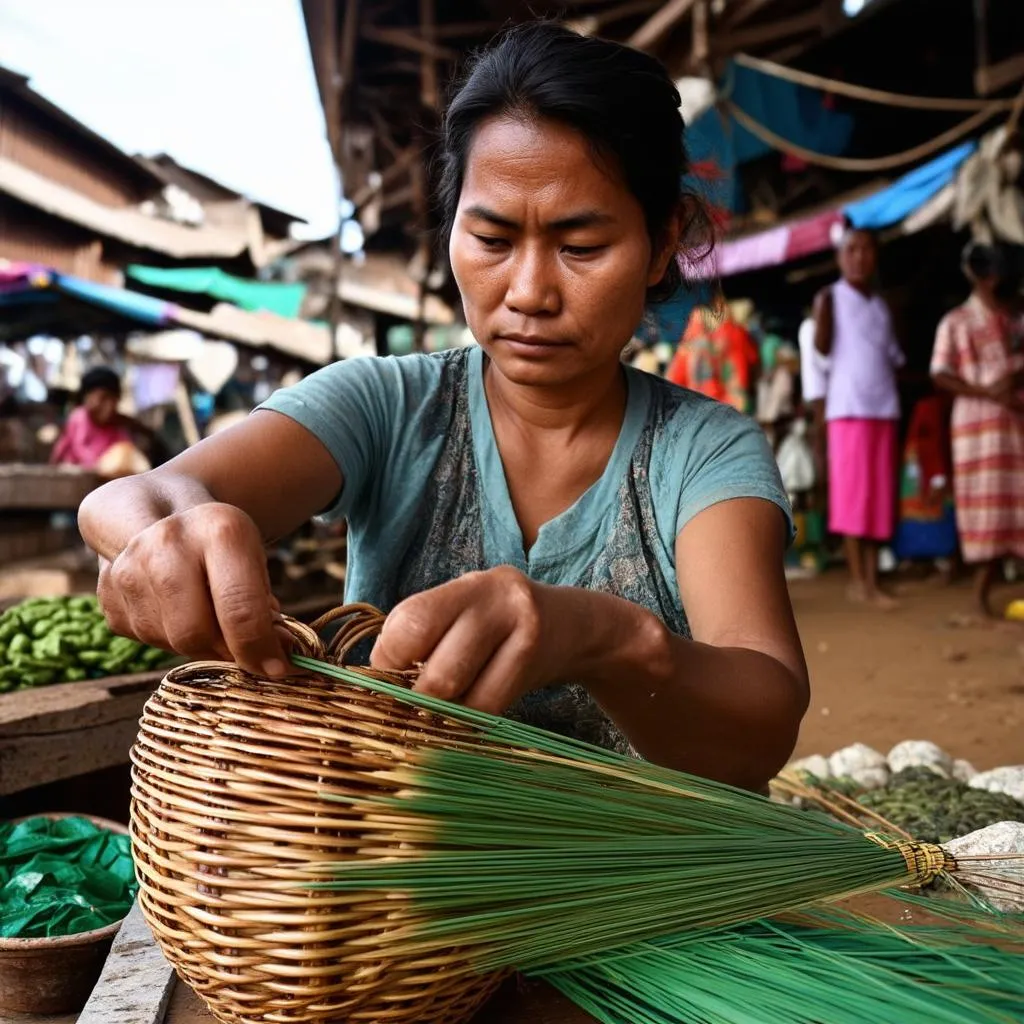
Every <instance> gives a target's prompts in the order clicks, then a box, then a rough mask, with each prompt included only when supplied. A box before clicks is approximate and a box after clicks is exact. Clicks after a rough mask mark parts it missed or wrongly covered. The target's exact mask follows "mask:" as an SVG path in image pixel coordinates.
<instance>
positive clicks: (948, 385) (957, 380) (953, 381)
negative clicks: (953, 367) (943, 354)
mask: <svg viewBox="0 0 1024 1024" xmlns="http://www.w3.org/2000/svg"><path fill="white" fill-rule="evenodd" d="M932 380H933V381H934V382H935V386H936V387H937V388H939V389H940V390H942V391H946V392H948V393H949V394H951V395H962V396H965V397H967V398H988V397H990V396H989V393H988V389H987V388H983V387H981V386H980V385H977V384H971V383H969V382H968V381H966V380H964V379H963V378H962V377H957V376H956V374H953V373H945V372H944V373H936V374H933V375H932Z"/></svg>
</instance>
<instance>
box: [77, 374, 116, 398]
mask: <svg viewBox="0 0 1024 1024" xmlns="http://www.w3.org/2000/svg"><path fill="white" fill-rule="evenodd" d="M90 391H106V392H108V393H109V394H111V395H117V396H118V397H119V398H120V396H121V378H120V377H119V376H118V375H117V374H116V373H115V372H114V371H113V370H112V369H111V368H110V367H109V366H94V367H93V368H92V369H91V370H86V372H85V373H84V374H82V385H81V387H80V388H79V389H78V396H79V398H85V396H86V395H87V394H89V392H90Z"/></svg>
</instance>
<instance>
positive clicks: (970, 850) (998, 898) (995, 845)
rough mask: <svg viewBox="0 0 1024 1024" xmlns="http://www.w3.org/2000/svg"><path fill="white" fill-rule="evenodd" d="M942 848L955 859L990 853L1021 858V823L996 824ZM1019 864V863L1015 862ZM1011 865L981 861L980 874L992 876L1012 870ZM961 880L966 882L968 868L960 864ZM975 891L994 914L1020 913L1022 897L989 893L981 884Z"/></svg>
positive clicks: (1023, 831)
mask: <svg viewBox="0 0 1024 1024" xmlns="http://www.w3.org/2000/svg"><path fill="white" fill-rule="evenodd" d="M945 848H946V849H947V850H948V851H949V852H950V853H951V854H953V856H954V857H956V858H957V859H961V860H962V859H964V858H967V857H970V856H979V855H981V856H991V855H992V854H994V853H997V854H998V853H1006V854H1016V855H1018V856H1020V855H1024V822H1021V821H999V822H996V824H995V825H989V826H988V827H987V828H981V829H978V831H977V832H971V833H969V834H968V835H966V836H961V837H960V838H959V839H954V840H952V841H951V842H948V843H946V844H945ZM1017 863H1018V864H1019V861H1018V862H1017ZM1013 864H1014V862H1013V861H1010V860H1007V861H1006V862H1001V861H998V860H989V861H985V862H984V863H983V864H982V865H981V867H980V870H983V871H984V872H986V873H989V874H992V873H995V872H999V871H1005V870H1006V869H1008V868H1011V867H1012V866H1013ZM962 866H963V869H964V877H965V879H966V880H968V881H969V880H970V865H969V864H966V863H965V864H963V865H962ZM975 887H976V888H977V889H978V891H979V892H980V893H981V894H982V895H983V896H985V898H986V899H987V900H988V901H989V903H991V904H992V906H994V907H995V908H996V909H997V910H1006V911H1015V912H1019V911H1022V910H1024V897H1020V896H1013V895H1010V894H1008V893H1007V892H1006V891H1005V889H989V888H987V887H986V886H985V884H984V883H982V882H977V883H975Z"/></svg>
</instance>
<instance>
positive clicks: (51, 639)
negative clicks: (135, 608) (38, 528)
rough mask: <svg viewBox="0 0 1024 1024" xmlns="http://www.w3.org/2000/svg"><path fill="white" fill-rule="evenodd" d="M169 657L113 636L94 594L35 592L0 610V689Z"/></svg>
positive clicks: (95, 674) (127, 668)
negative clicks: (5, 609)
mask: <svg viewBox="0 0 1024 1024" xmlns="http://www.w3.org/2000/svg"><path fill="white" fill-rule="evenodd" d="M169 657H170V656H169V655H168V654H167V652H166V651H161V650H157V649H156V648H155V647H147V646H146V645H145V644H141V643H139V642H138V641H137V640H131V639H128V638H127V637H120V636H114V634H113V633H111V631H110V628H109V627H108V626H107V623H106V620H105V619H104V618H103V613H102V612H101V611H100V607H99V602H98V601H97V600H96V598H95V597H36V598H32V599H31V600H28V601H22V602H21V604H16V605H14V606H13V607H12V608H8V609H7V611H5V612H4V613H3V614H2V615H0V693H6V692H7V691H9V690H27V689H30V688H31V687H33V686H46V685H47V684H49V683H65V682H77V681H79V680H81V679H98V678H101V677H103V676H113V675H121V674H127V673H130V672H147V671H149V670H150V669H154V668H156V667H157V666H159V665H160V664H161V663H162V662H164V661H166V660H167V659H168V658H169Z"/></svg>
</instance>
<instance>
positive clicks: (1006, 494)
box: [931, 242, 1024, 615]
mask: <svg viewBox="0 0 1024 1024" xmlns="http://www.w3.org/2000/svg"><path fill="white" fill-rule="evenodd" d="M962 266H963V271H964V274H965V276H966V277H967V279H968V280H969V281H970V282H971V286H972V289H971V295H970V297H969V298H968V299H967V301H966V302H965V303H963V305H961V306H958V307H957V308H956V309H954V310H952V311H951V312H950V313H948V314H947V315H946V316H945V317H944V318H943V320H942V322H941V323H940V324H939V328H938V331H937V333H936V337H935V349H934V352H933V354H932V365H931V372H932V377H933V378H934V380H935V383H936V385H937V386H938V387H940V388H942V389H943V390H945V391H948V392H950V393H951V394H952V395H953V396H954V400H953V416H952V426H951V431H952V436H953V491H954V500H955V505H956V522H957V530H958V532H959V534H960V548H961V552H962V555H963V559H964V561H965V562H967V563H969V564H971V565H974V566H975V567H976V569H975V575H974V601H975V605H976V607H977V609H978V611H979V612H981V613H982V614H983V615H993V614H994V611H993V609H992V605H991V603H990V596H991V590H992V585H993V583H994V582H995V581H996V579H997V577H998V574H999V569H1000V565H1001V562H1002V560H1003V559H1004V558H1007V557H1009V556H1016V557H1018V558H1024V391H1022V385H1024V351H1022V350H1021V347H1020V344H1019V337H1018V336H1016V335H1015V333H1014V331H1013V321H1012V318H1011V315H1010V312H1009V308H1008V298H1009V295H1008V294H1007V293H1008V292H1009V291H1010V290H1011V289H1010V288H1009V287H1008V286H1010V285H1012V283H1013V282H1012V281H1011V280H1010V277H1009V275H1008V274H1007V266H1006V258H1005V253H1004V252H1003V250H1002V249H1000V248H998V247H995V246H988V245H982V244H979V243H975V242H972V243H971V244H969V245H968V246H967V248H966V249H965V250H964V255H963V261H962Z"/></svg>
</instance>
